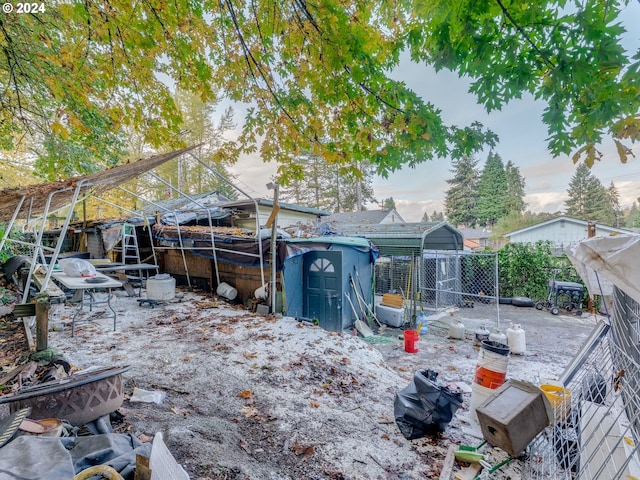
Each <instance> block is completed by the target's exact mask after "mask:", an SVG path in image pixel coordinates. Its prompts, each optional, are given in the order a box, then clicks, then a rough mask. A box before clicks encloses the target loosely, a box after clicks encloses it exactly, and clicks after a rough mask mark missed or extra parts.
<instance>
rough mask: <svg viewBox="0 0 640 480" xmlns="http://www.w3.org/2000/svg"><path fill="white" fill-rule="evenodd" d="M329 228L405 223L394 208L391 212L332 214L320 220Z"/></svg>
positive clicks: (364, 211) (374, 211) (371, 211)
mask: <svg viewBox="0 0 640 480" xmlns="http://www.w3.org/2000/svg"><path fill="white" fill-rule="evenodd" d="M322 220H323V221H324V222H327V223H328V224H330V225H331V226H335V227H336V228H338V229H339V228H340V227H339V226H340V225H386V224H389V223H405V221H404V219H403V218H402V217H401V216H400V214H399V213H398V211H397V210H396V209H395V208H392V209H391V210H363V211H361V212H341V213H333V214H331V215H329V216H328V217H324V218H323V219H322Z"/></svg>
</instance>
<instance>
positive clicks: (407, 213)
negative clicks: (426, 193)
mask: <svg viewBox="0 0 640 480" xmlns="http://www.w3.org/2000/svg"><path fill="white" fill-rule="evenodd" d="M394 200H395V203H396V210H397V211H398V213H399V214H400V216H401V217H402V218H403V219H404V221H405V222H419V221H420V220H422V215H423V214H424V212H427V213H428V214H429V216H431V214H432V213H433V212H434V211H436V212H441V211H442V201H441V200H403V199H398V200H396V199H395V197H394Z"/></svg>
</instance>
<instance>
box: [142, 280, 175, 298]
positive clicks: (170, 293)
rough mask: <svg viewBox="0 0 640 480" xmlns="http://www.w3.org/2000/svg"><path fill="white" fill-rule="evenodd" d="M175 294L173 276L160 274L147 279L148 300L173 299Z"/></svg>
mask: <svg viewBox="0 0 640 480" xmlns="http://www.w3.org/2000/svg"><path fill="white" fill-rule="evenodd" d="M175 296H176V279H175V278H173V277H171V276H170V275H167V274H160V275H155V276H153V277H149V278H148V279H147V298H148V299H149V300H173V299H174V298H175Z"/></svg>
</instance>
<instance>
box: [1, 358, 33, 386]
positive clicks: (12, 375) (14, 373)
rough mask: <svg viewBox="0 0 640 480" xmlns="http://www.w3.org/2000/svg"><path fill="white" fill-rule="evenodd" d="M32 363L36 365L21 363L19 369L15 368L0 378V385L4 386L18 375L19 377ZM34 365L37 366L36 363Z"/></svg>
mask: <svg viewBox="0 0 640 480" xmlns="http://www.w3.org/2000/svg"><path fill="white" fill-rule="evenodd" d="M32 363H36V362H27V363H23V364H22V365H20V366H19V367H16V368H14V369H13V370H11V371H10V372H9V373H7V374H6V375H5V376H4V377H2V378H0V385H4V384H5V383H8V382H10V381H11V380H13V379H14V378H16V377H17V376H18V375H20V373H22V372H23V371H24V370H26V369H27V368H28V367H29V366H30V365H31V364H32ZM36 365H37V363H36Z"/></svg>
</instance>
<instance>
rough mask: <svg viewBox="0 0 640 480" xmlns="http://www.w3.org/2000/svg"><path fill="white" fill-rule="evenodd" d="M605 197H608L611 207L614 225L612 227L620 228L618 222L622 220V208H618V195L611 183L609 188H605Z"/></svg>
mask: <svg viewBox="0 0 640 480" xmlns="http://www.w3.org/2000/svg"><path fill="white" fill-rule="evenodd" d="M607 195H608V197H609V204H610V205H611V208H612V209H613V213H614V216H615V223H614V224H613V226H614V227H620V222H621V221H622V218H623V213H622V207H620V193H619V192H618V189H617V188H616V186H615V184H614V183H613V182H611V184H610V185H609V188H607Z"/></svg>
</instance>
